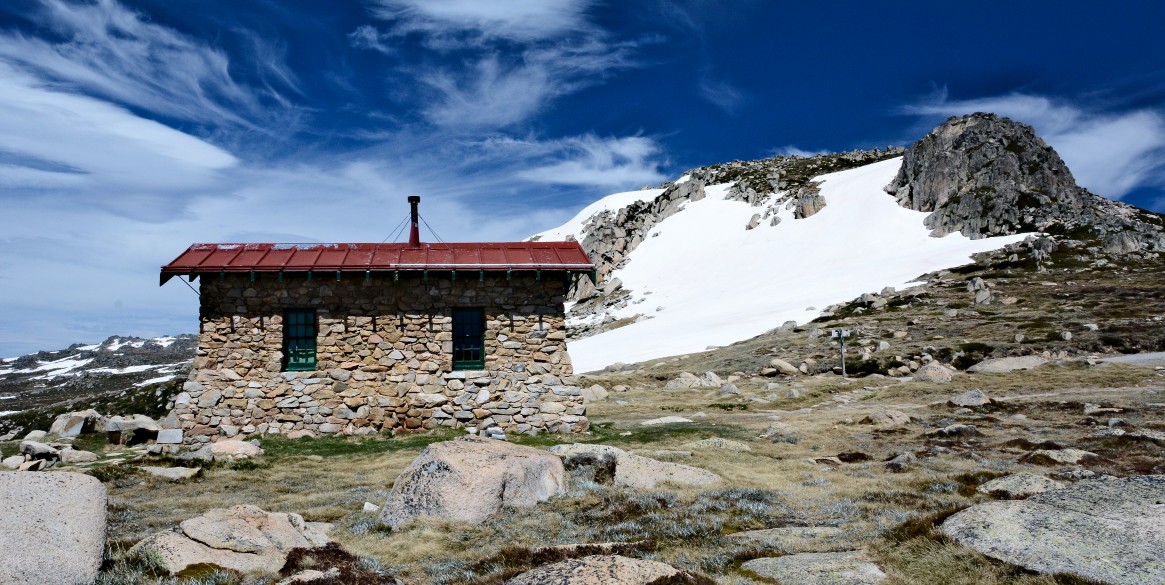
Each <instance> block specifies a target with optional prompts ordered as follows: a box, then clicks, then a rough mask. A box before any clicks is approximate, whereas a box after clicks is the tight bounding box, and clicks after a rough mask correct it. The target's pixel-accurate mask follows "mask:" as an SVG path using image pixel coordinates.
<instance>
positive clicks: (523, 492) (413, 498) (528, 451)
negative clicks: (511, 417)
mask: <svg viewBox="0 0 1165 585" xmlns="http://www.w3.org/2000/svg"><path fill="white" fill-rule="evenodd" d="M565 491H566V470H565V469H564V468H563V466H562V460H561V459H559V457H558V456H556V455H553V454H550V453H547V452H546V451H542V450H540V449H534V448H532V447H524V446H521V445H513V444H510V443H505V442H502V441H494V440H490V439H483V438H481V437H474V436H467V437H462V438H460V439H457V440H455V441H445V442H441V443H434V444H432V445H429V446H428V447H426V448H425V450H424V451H422V452H421V454H420V455H419V456H418V457H417V458H416V459H415V460H413V462H412V463H410V464H409V466H408V467H407V468H405V470H404V471H402V472H401V474H400V475H399V476H397V478H396V482H395V483H394V484H393V487H392V491H391V492H390V493H389V495H388V499H387V501H386V502H385V504H384V506H383V507H382V509H381V511H380V521H381V522H383V523H384V524H387V525H389V526H391V527H392V528H393V530H396V529H399V528H400V527H401V526H404V525H405V524H407V523H409V522H411V521H412V520H414V519H417V518H426V517H435V518H444V519H448V520H454V521H459V522H465V523H469V524H477V523H480V522H482V521H483V520H485V519H486V518H487V517H489V516H490V515H491V514H494V513H496V512H498V511H500V510H501V509H502V508H503V507H516V508H529V507H532V506H534V505H535V504H537V503H538V502H542V501H545V500H547V499H549V498H550V497H552V496H555V495H558V494H561V493H563V492H565Z"/></svg>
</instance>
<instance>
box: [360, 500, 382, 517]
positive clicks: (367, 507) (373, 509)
mask: <svg viewBox="0 0 1165 585" xmlns="http://www.w3.org/2000/svg"><path fill="white" fill-rule="evenodd" d="M361 511H363V512H368V513H371V514H375V513H377V512H379V511H380V506H377V505H376V504H373V503H372V502H364V507H363V508H362V509H361Z"/></svg>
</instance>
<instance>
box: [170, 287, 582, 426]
mask: <svg viewBox="0 0 1165 585" xmlns="http://www.w3.org/2000/svg"><path fill="white" fill-rule="evenodd" d="M566 287H567V283H566V281H565V279H564V278H562V277H561V276H559V277H545V276H544V275H541V276H540V275H535V274H522V275H519V274H513V275H512V276H506V275H504V274H499V275H497V276H492V275H479V274H477V273H474V274H472V275H467V276H462V275H461V274H458V275H457V277H456V278H451V277H450V274H449V273H445V274H444V275H443V277H440V278H438V277H435V276H432V275H430V276H429V277H427V278H426V277H425V276H423V275H421V274H409V275H403V274H402V275H400V276H398V277H394V276H392V275H387V276H386V275H377V276H376V277H368V278H365V277H363V276H356V275H344V276H343V277H342V278H341V279H340V280H336V279H335V278H334V277H332V278H330V279H329V278H324V277H322V276H321V275H318V274H317V275H314V277H313V279H310V280H309V278H308V277H307V276H306V275H304V274H299V275H288V276H285V277H282V278H277V277H276V276H275V275H261V276H260V277H258V278H255V279H252V278H251V276H250V275H246V274H225V275H221V276H219V275H205V276H204V277H203V278H202V279H201V303H202V307H201V315H200V321H201V334H200V340H199V352H198V356H197V357H196V358H195V361H194V368H193V370H192V372H191V375H190V381H189V382H188V383H187V384H186V387H185V388H184V390H185V391H184V392H183V394H181V395H179V396H178V397H176V399H175V402H174V404H173V411H172V417H171V420H172V421H175V422H176V423H177V425H179V426H181V428H182V429H183V430H184V432H183V436H184V442H186V443H187V444H196V443H201V442H208V441H213V440H217V439H219V438H225V437H235V436H238V435H244V436H245V435H252V434H288V433H292V432H295V431H309V432H311V433H314V434H330V433H344V434H372V433H377V432H380V431H387V430H395V429H422V428H434V427H436V426H451V427H477V428H479V429H487V428H495V427H496V428H500V429H502V430H503V431H505V432H513V433H535V432H579V431H583V430H585V429H586V428H587V419H586V409H585V407H584V406H583V402H582V397H581V391H580V389H579V388H578V387H577V380H576V379H575V378H574V377H573V376H572V375H571V374H572V369H571V364H570V357H569V355H568V354H567V350H566V325H565V314H564V310H563V301H564V295H565V291H566ZM458 309H462V310H460V311H455V310H458ZM463 309H478V310H480V313H477V312H476V311H473V310H470V311H465V310H463ZM292 313H295V317H294V319H296V321H294V322H291V321H290V319H291V318H292V317H289V315H291V314H292ZM305 313H306V314H308V315H312V314H313V313H314V323H311V325H313V326H314V329H310V328H309V329H305V328H304V327H296V326H295V324H297V323H302V322H303V315H304V314H305ZM475 313H476V314H477V315H480V319H481V321H482V325H483V326H482V327H481V329H480V331H481V333H480V337H481V339H480V343H481V344H482V349H483V350H484V351H483V352H481V354H480V355H481V357H482V360H481V363H480V365H478V364H475V363H473V362H466V361H465V359H464V358H465V356H467V355H468V356H475V355H478V354H475V353H474V352H472V351H469V352H465V351H460V352H457V354H458V355H459V356H461V359H462V361H461V363H459V364H457V365H460V366H464V365H465V364H466V363H469V364H471V365H472V366H473V367H475V368H479V369H473V370H465V369H455V368H454V366H455V363H454V355H455V352H454V346H455V345H458V346H459V347H460V348H464V347H465V345H466V343H467V341H466V331H469V332H470V333H471V335H470V338H469V340H468V342H469V343H470V344H471V345H472V342H473V339H472V336H473V335H476V333H475V330H474V328H473V327H469V328H466V327H464V326H463V325H464V323H462V324H461V325H462V326H458V324H456V323H455V322H454V321H455V315H456V317H457V318H458V319H462V320H464V319H466V318H469V317H467V315H468V316H472V315H474V314H475ZM305 330H306V331H311V332H314V333H315V340H314V341H315V343H314V345H315V347H314V356H312V357H314V369H310V362H308V361H306V358H305V352H306V351H308V350H310V349H311V348H310V347H309V346H310V343H304V342H303V341H304V340H303V339H298V338H296V336H297V335H301V334H303V332H304V331H305ZM289 338H291V339H290V341H289ZM455 338H458V339H456V340H455ZM289 343H290V344H291V346H292V347H291V349H292V350H293V351H291V352H290V353H293V354H295V359H290V360H289V358H290V357H292V356H289V355H288V349H289ZM305 348H306V349H305ZM289 361H291V362H292V363H290V364H289ZM305 363H306V364H309V365H308V367H307V369H305V370H304V371H289V370H295V369H296V368H297V367H299V368H301V369H303V368H304V364H305Z"/></svg>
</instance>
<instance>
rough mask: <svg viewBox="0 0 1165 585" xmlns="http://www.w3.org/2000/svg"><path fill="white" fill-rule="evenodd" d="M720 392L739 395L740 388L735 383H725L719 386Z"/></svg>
mask: <svg viewBox="0 0 1165 585" xmlns="http://www.w3.org/2000/svg"><path fill="white" fill-rule="evenodd" d="M720 393H721V394H727V395H730V396H740V388H737V387H736V384H725V385H723V386H721V387H720Z"/></svg>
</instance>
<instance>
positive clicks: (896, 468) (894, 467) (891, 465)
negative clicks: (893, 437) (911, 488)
mask: <svg viewBox="0 0 1165 585" xmlns="http://www.w3.org/2000/svg"><path fill="white" fill-rule="evenodd" d="M916 461H918V457H915V456H914V453H910V452H906V453H902V454H899V455H896V456H894V458H893V459H891V460H889V461H887V462H886V470H887V471H890V472H892V473H904V472H906V471H907V470H909V469H910V466H911V465H912V464H913V463H914V462H916Z"/></svg>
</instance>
